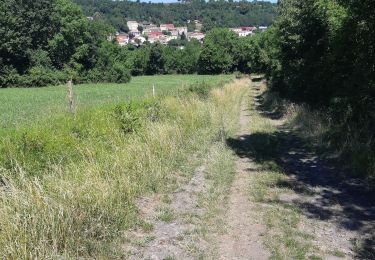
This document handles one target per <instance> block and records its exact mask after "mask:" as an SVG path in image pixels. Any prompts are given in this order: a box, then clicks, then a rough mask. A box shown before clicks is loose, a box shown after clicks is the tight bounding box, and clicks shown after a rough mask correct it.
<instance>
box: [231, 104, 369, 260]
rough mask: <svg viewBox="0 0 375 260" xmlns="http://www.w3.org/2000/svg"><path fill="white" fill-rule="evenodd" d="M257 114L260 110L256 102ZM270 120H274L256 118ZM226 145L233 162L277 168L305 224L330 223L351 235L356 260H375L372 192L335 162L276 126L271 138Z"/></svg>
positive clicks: (251, 138) (242, 139) (248, 138)
mask: <svg viewBox="0 0 375 260" xmlns="http://www.w3.org/2000/svg"><path fill="white" fill-rule="evenodd" d="M257 98H258V101H259V102H260V104H258V109H260V110H261V109H262V106H261V101H262V99H259V97H257ZM261 114H262V115H263V116H264V117H268V118H271V119H275V118H278V117H279V115H275V114H273V113H267V112H266V111H263V113H261ZM227 144H228V146H229V147H231V148H232V149H233V150H234V151H235V152H236V154H237V155H238V156H240V157H248V158H251V159H252V160H253V161H255V162H257V163H260V164H263V165H267V164H273V165H274V164H276V165H277V166H278V167H279V168H281V169H282V170H283V172H284V173H285V174H286V175H288V176H289V178H288V180H289V181H287V182H285V181H283V182H280V183H278V185H279V186H280V187H285V186H287V187H288V188H291V189H293V190H294V191H295V192H296V193H297V194H298V195H299V196H298V197H299V198H298V199H295V200H293V201H291V202H288V203H292V204H293V205H296V206H297V207H299V208H300V209H301V211H302V212H303V214H305V215H306V216H307V217H308V218H314V219H319V220H323V221H326V222H330V223H333V224H334V226H335V228H337V229H339V230H340V231H341V232H343V233H345V232H348V233H350V234H352V233H354V234H355V237H356V239H357V241H352V242H354V243H355V244H356V246H354V248H353V251H354V253H355V254H356V255H355V257H356V258H361V259H375V242H374V241H375V229H374V227H375V192H374V190H371V189H370V188H369V187H368V186H367V185H366V184H365V183H364V182H363V181H362V180H360V179H357V178H351V177H348V175H345V174H344V172H343V171H342V170H341V169H340V167H339V166H337V165H335V162H333V161H328V160H326V159H323V158H321V157H320V156H318V155H317V154H315V153H314V152H312V149H311V144H310V143H309V142H308V141H307V140H303V139H301V138H300V137H299V136H298V135H297V133H295V132H293V131H289V130H288V129H287V127H286V126H281V127H280V128H279V130H278V131H276V132H274V133H262V132H258V133H253V134H250V135H243V136H240V137H239V138H236V139H232V138H230V139H228V140H227Z"/></svg>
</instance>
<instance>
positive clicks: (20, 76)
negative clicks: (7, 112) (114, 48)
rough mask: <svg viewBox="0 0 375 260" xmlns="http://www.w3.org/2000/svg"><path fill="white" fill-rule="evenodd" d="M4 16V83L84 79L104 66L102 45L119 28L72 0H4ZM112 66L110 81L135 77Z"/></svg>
mask: <svg viewBox="0 0 375 260" xmlns="http://www.w3.org/2000/svg"><path fill="white" fill-rule="evenodd" d="M0 17H1V18H0V23H1V25H2V29H1V30H0V38H1V39H2V40H1V41H0V57H1V61H0V63H1V65H2V69H1V71H0V72H1V76H0V84H1V87H38V86H46V85H56V84H59V83H61V82H63V81H66V80H67V78H71V77H72V78H74V79H75V80H76V81H82V80H83V79H84V77H83V76H84V75H85V74H87V71H89V70H91V69H94V68H97V67H98V66H99V65H101V64H98V61H99V60H101V57H100V55H101V54H102V53H101V52H100V50H101V45H102V43H103V42H106V41H107V35H108V34H109V33H110V32H112V31H113V30H112V29H110V27H109V26H108V25H106V24H105V23H103V21H101V20H95V21H89V20H88V19H87V18H86V17H85V16H84V15H83V13H82V10H81V9H80V7H79V6H77V5H76V4H73V3H72V2H71V0H53V1H46V0H36V1H21V2H20V1H14V0H4V1H2V3H1V5H0ZM113 45H114V44H113ZM112 58H113V60H115V57H112ZM116 58H117V57H116ZM97 69H99V68H97ZM108 71H109V72H108V73H107V74H108V76H106V77H105V79H106V80H107V81H110V82H127V81H129V73H127V72H125V69H124V68H123V67H122V66H120V65H118V64H116V62H115V61H113V62H112V64H111V66H109V69H108Z"/></svg>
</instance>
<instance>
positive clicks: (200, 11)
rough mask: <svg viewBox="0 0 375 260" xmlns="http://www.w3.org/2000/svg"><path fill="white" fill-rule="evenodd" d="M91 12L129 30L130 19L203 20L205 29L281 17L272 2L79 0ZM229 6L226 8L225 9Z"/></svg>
mask: <svg viewBox="0 0 375 260" xmlns="http://www.w3.org/2000/svg"><path fill="white" fill-rule="evenodd" d="M75 2H76V3H78V4H79V5H81V6H82V8H83V10H84V12H85V14H86V15H87V16H100V17H104V18H105V19H106V20H107V21H108V22H109V23H110V24H111V25H112V26H113V27H115V28H116V29H117V30H120V31H121V30H122V31H124V30H126V19H133V20H137V21H145V20H146V21H149V22H152V23H155V24H160V23H174V24H176V25H180V26H181V25H187V21H188V20H191V21H193V20H196V19H198V20H200V21H201V22H202V23H203V27H204V30H205V31H208V30H210V29H212V28H214V27H227V28H228V27H238V26H251V25H253V26H254V25H255V26H256V25H258V26H259V25H265V26H269V25H271V24H272V23H273V22H274V20H275V19H276V17H277V10H276V4H272V3H270V2H262V1H257V2H246V1H242V2H225V1H212V2H205V1H191V2H188V3H176V4H150V3H138V2H132V1H112V0H94V1H92V0H75ZM224 10H225V11H224Z"/></svg>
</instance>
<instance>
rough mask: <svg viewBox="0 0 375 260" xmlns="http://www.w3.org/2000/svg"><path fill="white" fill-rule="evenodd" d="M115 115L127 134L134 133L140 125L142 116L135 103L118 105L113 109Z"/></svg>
mask: <svg viewBox="0 0 375 260" xmlns="http://www.w3.org/2000/svg"><path fill="white" fill-rule="evenodd" d="M113 116H114V117H115V118H116V120H117V121H118V123H119V125H120V129H121V130H122V131H123V132H124V133H125V134H127V133H133V132H135V131H136V130H137V129H138V128H139V127H140V118H139V115H138V113H137V110H136V106H135V105H134V104H133V103H129V104H125V105H117V106H116V107H115V109H114V111H113Z"/></svg>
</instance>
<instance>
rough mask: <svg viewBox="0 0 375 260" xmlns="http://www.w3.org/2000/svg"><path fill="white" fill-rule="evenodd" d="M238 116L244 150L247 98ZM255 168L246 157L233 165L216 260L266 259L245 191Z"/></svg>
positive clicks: (247, 112)
mask: <svg viewBox="0 0 375 260" xmlns="http://www.w3.org/2000/svg"><path fill="white" fill-rule="evenodd" d="M241 107H242V108H241V114H240V133H239V137H238V138H239V140H240V141H241V142H240V143H241V145H243V146H245V145H247V143H246V136H248V135H249V134H250V133H249V131H248V123H249V116H250V115H249V110H248V96H247V95H246V96H245V98H244V99H243V101H242V105H241ZM255 170H256V165H255V163H253V162H252V161H251V159H249V158H247V157H245V156H244V157H241V156H239V157H238V159H237V161H236V175H235V180H234V182H233V185H232V188H231V193H230V197H229V205H228V206H229V209H228V212H227V216H226V217H227V219H228V222H227V230H228V232H227V233H226V234H224V235H222V236H221V237H219V238H218V241H219V242H218V244H219V246H218V256H219V259H268V258H269V257H270V253H269V252H268V251H267V250H266V249H265V247H264V245H263V243H262V235H263V233H264V232H265V227H264V226H263V224H261V223H260V222H259V221H258V220H257V218H256V217H255V216H254V214H255V213H256V210H255V205H253V204H252V203H251V202H250V201H249V196H248V187H249V186H250V180H251V178H250V174H251V173H252V172H253V171H255Z"/></svg>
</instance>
